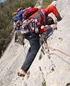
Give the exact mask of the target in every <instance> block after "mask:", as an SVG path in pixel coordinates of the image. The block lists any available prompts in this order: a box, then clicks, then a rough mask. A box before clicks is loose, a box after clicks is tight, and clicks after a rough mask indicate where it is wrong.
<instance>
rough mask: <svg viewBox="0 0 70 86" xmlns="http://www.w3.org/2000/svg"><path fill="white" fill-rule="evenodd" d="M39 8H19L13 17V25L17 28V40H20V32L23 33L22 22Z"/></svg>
mask: <svg viewBox="0 0 70 86" xmlns="http://www.w3.org/2000/svg"><path fill="white" fill-rule="evenodd" d="M37 10H38V8H36V7H33V6H32V7H28V8H25V9H24V8H22V7H20V8H18V9H17V11H16V12H14V13H13V14H15V16H14V17H13V20H14V21H13V27H14V29H15V42H17V41H18V33H21V28H20V27H21V24H22V22H23V21H24V20H25V19H27V18H28V17H29V16H31V15H32V14H33V13H35V12H36V11H37Z"/></svg>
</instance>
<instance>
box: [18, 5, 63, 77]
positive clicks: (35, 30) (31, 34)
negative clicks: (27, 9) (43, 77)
mask: <svg viewBox="0 0 70 86" xmlns="http://www.w3.org/2000/svg"><path fill="white" fill-rule="evenodd" d="M51 12H52V13H53V14H54V15H55V16H56V18H57V21H60V20H61V19H62V18H61V16H60V14H59V12H58V10H57V8H56V7H55V6H54V5H50V6H49V7H48V8H45V9H40V10H38V11H37V12H36V13H34V14H33V15H32V16H30V17H29V18H28V19H29V20H32V21H31V22H30V23H29V24H28V25H27V26H25V27H23V25H22V28H23V29H24V30H26V31H27V30H28V31H27V32H26V33H25V38H26V39H27V40H29V42H30V48H29V50H28V53H27V56H26V59H25V61H24V64H23V65H22V67H21V69H20V70H19V71H18V75H19V76H25V74H26V73H27V71H28V69H29V68H30V66H31V64H32V62H33V60H34V58H35V56H36V54H37V52H38V50H39V48H40V40H39V34H42V33H44V32H46V34H48V35H49V34H50V32H51V31H53V30H54V29H56V28H57V25H56V24H55V23H54V21H53V19H52V18H51V17H48V14H50V13H51ZM47 19H48V20H47Z"/></svg>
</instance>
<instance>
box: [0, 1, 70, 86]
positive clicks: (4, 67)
mask: <svg viewBox="0 0 70 86" xmlns="http://www.w3.org/2000/svg"><path fill="white" fill-rule="evenodd" d="M57 8H58V10H59V11H60V12H61V15H62V17H63V19H62V21H60V22H58V25H57V27H58V29H57V30H55V31H54V33H53V35H52V36H51V37H50V38H49V39H48V41H47V45H43V46H44V49H43V48H42V47H41V48H40V50H39V52H38V54H37V56H36V58H35V60H34V62H33V64H32V65H31V67H30V69H29V72H30V74H29V76H28V75H26V76H25V78H24V79H23V78H21V77H18V76H17V69H19V68H20V67H21V65H22V64H23V62H24V59H25V56H26V53H27V50H28V47H29V45H28V43H27V44H26V45H25V46H24V47H23V46H22V45H19V44H16V43H14V39H13V40H12V42H11V43H10V45H9V46H8V48H7V50H6V51H5V53H4V55H3V56H2V59H0V86H69V85H68V84H70V0H58V2H57ZM45 47H47V49H46V48H45ZM43 50H44V52H43Z"/></svg>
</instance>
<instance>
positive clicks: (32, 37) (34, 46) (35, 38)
mask: <svg viewBox="0 0 70 86" xmlns="http://www.w3.org/2000/svg"><path fill="white" fill-rule="evenodd" d="M26 38H27V39H28V40H29V42H30V48H29V50H28V54H27V56H26V59H25V61H24V64H23V65H22V67H21V69H22V70H24V71H25V72H27V71H28V69H29V67H30V66H31V64H32V62H33V60H34V58H35V56H36V54H37V52H38V50H39V48H40V41H39V35H38V34H35V33H29V34H27V35H26Z"/></svg>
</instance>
